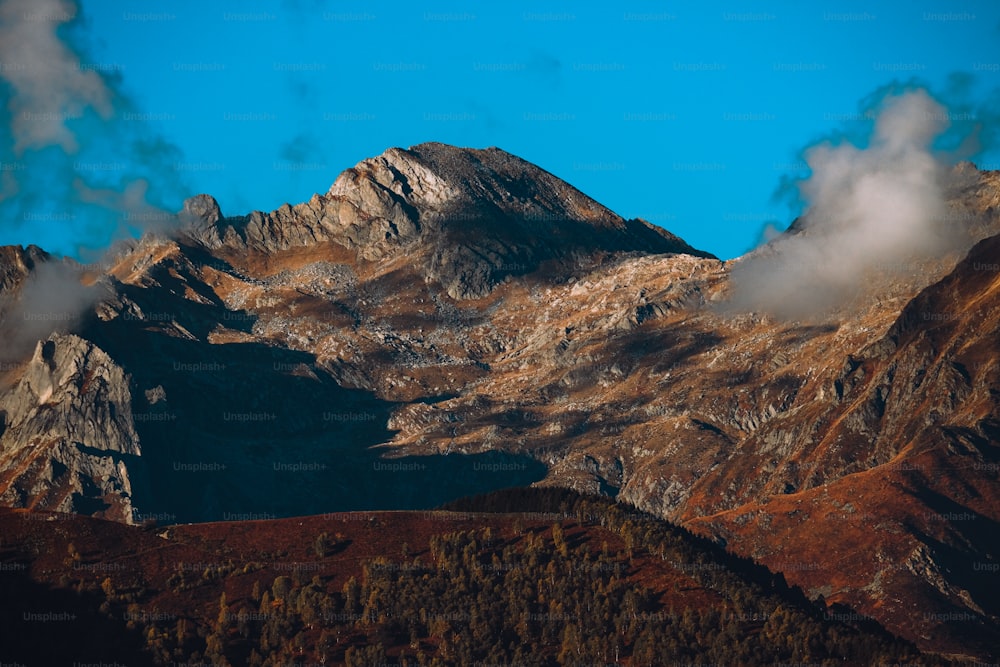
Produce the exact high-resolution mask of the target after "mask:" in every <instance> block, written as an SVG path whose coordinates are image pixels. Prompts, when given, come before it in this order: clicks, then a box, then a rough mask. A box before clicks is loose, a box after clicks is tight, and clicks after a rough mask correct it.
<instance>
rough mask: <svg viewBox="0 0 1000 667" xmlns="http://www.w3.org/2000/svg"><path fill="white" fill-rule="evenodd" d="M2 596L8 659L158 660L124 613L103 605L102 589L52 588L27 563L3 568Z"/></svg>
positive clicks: (2, 658) (2, 657)
mask: <svg viewBox="0 0 1000 667" xmlns="http://www.w3.org/2000/svg"><path fill="white" fill-rule="evenodd" d="M5 565H7V566H10V565H11V564H10V563H5ZM0 600H3V603H2V604H0V628H3V639H2V640H0V662H3V664H19V665H86V664H102V665H104V664H106V665H113V664H119V665H137V666H145V665H149V666H152V665H153V664H154V663H153V660H152V658H151V657H150V656H149V654H147V653H145V652H144V651H143V649H142V647H143V646H144V642H143V638H142V637H141V636H140V635H139V633H138V632H137V631H133V630H129V629H128V628H127V627H126V624H125V621H124V619H123V618H122V615H121V614H120V613H119V614H118V615H117V616H113V615H108V614H104V613H102V612H100V611H99V610H98V607H99V606H100V604H101V602H102V601H103V600H104V597H103V596H102V595H100V594H99V593H98V594H95V593H76V592H75V591H71V590H68V589H62V588H50V587H49V586H46V585H43V584H40V583H38V582H36V581H33V580H32V579H31V578H30V576H29V575H28V573H27V570H26V569H21V570H17V571H5V572H3V573H0Z"/></svg>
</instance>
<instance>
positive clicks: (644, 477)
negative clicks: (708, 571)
mask: <svg viewBox="0 0 1000 667" xmlns="http://www.w3.org/2000/svg"><path fill="white" fill-rule="evenodd" d="M967 175H968V174H967ZM960 183H961V185H960V186H956V189H955V190H953V192H952V193H951V197H952V200H951V204H950V206H951V211H952V212H953V214H954V218H955V220H957V221H958V223H957V224H960V225H961V228H960V229H959V230H957V231H958V232H959V233H961V234H965V235H966V236H967V237H968V238H969V244H968V245H969V246H970V247H972V245H973V243H974V242H976V241H982V243H980V244H979V245H976V246H975V248H974V249H973V250H972V251H971V252H970V253H969V254H968V256H964V255H962V254H954V255H949V256H946V257H941V258H936V259H935V260H934V261H931V262H928V263H926V264H925V265H923V266H922V267H921V271H920V272H919V273H914V274H909V275H900V274H888V273H879V272H878V270H875V271H873V273H872V275H870V276H868V277H867V278H868V280H867V283H868V284H869V285H871V286H873V289H871V290H870V291H869V292H867V293H866V294H863V295H861V296H859V298H858V299H857V300H856V301H855V302H854V303H852V304H849V305H846V306H844V307H843V308H842V309H841V310H840V311H838V312H836V313H834V314H833V315H832V316H831V317H830V318H828V319H826V320H824V321H816V322H783V321H777V320H772V319H770V318H767V317H765V316H761V315H759V314H755V313H746V314H740V315H733V314H730V313H727V312H726V310H725V309H723V308H720V307H718V304H720V303H722V302H723V301H724V300H725V298H726V295H727V293H728V291H729V289H730V288H731V284H730V270H731V267H732V264H733V263H731V262H720V261H718V260H717V259H715V258H712V257H710V256H706V254H705V253H698V252H696V251H693V250H691V249H690V248H689V247H688V246H687V245H686V244H684V243H683V242H682V241H680V240H679V239H676V237H674V236H672V235H670V234H669V233H667V232H664V231H663V230H659V229H657V228H654V227H651V226H649V225H646V224H645V223H642V222H641V221H626V220H624V219H622V218H620V217H618V216H616V215H615V214H613V213H612V212H610V211H608V210H607V209H605V208H604V207H602V206H600V205H599V204H597V203H596V202H593V201H592V200H590V199H588V198H586V197H585V196H583V195H582V194H580V193H579V192H578V191H576V190H575V189H573V188H572V187H571V186H569V185H567V184H565V183H563V182H561V181H559V180H558V179H556V178H555V177H554V176H552V175H551V174H548V173H547V172H544V171H543V170H541V169H539V168H537V167H534V166H532V165H529V164H528V163H526V162H524V161H522V160H520V159H518V158H515V157H513V156H510V155H509V154H507V153H504V152H503V151H499V150H497V149H487V150H483V151H475V150H469V149H458V148H453V147H448V146H444V145H440V144H423V145H421V146H417V147H414V148H411V149H409V150H406V151H404V150H401V149H390V150H389V151H387V152H386V153H385V154H383V155H382V156H379V157H377V158H373V159H370V160H365V161H362V162H361V163H359V164H358V165H357V166H356V167H354V168H353V169H349V170H347V171H346V172H344V173H343V174H342V175H341V176H340V177H339V178H338V179H337V181H336V182H335V183H334V185H333V187H332V188H331V189H330V190H329V192H328V193H326V194H324V195H316V196H315V197H313V199H312V200H310V202H307V203H305V204H301V205H298V206H294V207H291V206H286V207H282V208H281V209H279V210H277V211H275V212H273V213H259V212H258V213H253V214H251V215H249V216H246V217H243V218H226V217H223V216H222V214H221V212H220V211H219V210H218V206H217V204H216V203H215V202H214V200H212V199H211V198H210V197H207V196H200V197H196V198H194V199H192V200H189V201H188V203H187V204H186V206H185V212H184V214H183V216H184V218H185V228H184V231H183V232H182V233H180V234H178V236H177V238H176V239H175V240H165V239H159V238H153V237H149V238H145V239H143V240H142V241H141V242H138V243H136V244H134V246H133V247H131V248H128V249H126V250H124V251H122V252H120V253H119V254H118V255H117V256H116V257H115V259H114V260H113V261H111V262H109V263H108V265H107V266H105V267H101V268H100V270H99V271H98V270H97V269H95V272H99V273H101V276H100V278H99V279H98V284H99V285H101V286H103V287H104V288H105V289H106V290H107V295H106V296H103V297H102V298H101V299H100V300H99V302H98V303H97V305H96V306H95V307H94V308H92V309H91V311H89V314H88V315H87V316H86V317H85V318H84V319H83V320H82V322H81V325H80V326H79V327H77V329H76V334H77V335H78V336H79V340H81V341H86V344H88V345H93V346H96V347H95V349H99V350H102V351H103V352H104V353H105V354H106V355H107V357H108V359H109V360H111V361H112V362H113V364H114V365H115V366H116V367H117V368H119V369H120V371H121V378H123V379H121V380H120V381H116V382H120V383H122V384H123V385H124V386H123V388H122V389H121V390H120V391H119V393H120V395H121V396H122V397H125V396H127V397H128V398H129V401H130V403H129V404H130V405H131V407H130V408H128V409H130V410H131V412H132V422H133V425H134V429H135V433H136V435H137V437H138V445H137V446H139V445H141V447H140V448H139V450H138V451H141V455H139V456H134V457H133V458H129V459H125V458H122V457H117V458H118V460H120V461H122V462H123V463H124V465H125V472H126V473H127V474H128V480H129V488H130V489H131V491H130V492H129V491H128V489H126V486H125V483H124V478H121V475H119V477H118V478H116V479H120V482H116V483H117V484H118V487H120V488H121V490H123V491H124V493H123V492H122V491H119V492H117V493H118V497H119V498H127V500H128V503H129V504H130V506H131V507H132V509H133V510H134V512H135V518H142V517H144V516H158V517H163V518H166V519H167V520H170V521H188V520H211V519H220V518H241V517H247V516H289V515H295V514H303V513H317V512H323V511H330V510H334V509H340V510H342V509H374V508H381V509H389V508H419V507H429V506H431V505H433V504H437V503H439V502H444V501H446V500H448V499H449V498H455V497H458V496H461V495H467V494H469V493H475V492H480V491H485V490H489V489H495V488H500V487H504V486H512V485H522V484H529V483H537V484H541V485H553V486H568V487H572V488H574V489H577V490H581V491H586V492H591V493H604V494H607V495H610V496H614V497H617V498H620V499H622V500H626V501H628V502H631V503H633V504H635V505H636V506H638V507H641V508H643V509H644V510H647V511H650V512H652V513H654V514H657V515H659V516H664V517H668V518H671V519H673V520H675V521H679V522H683V523H685V524H686V525H688V526H690V527H692V528H693V529H695V530H698V531H700V532H703V533H704V534H706V535H710V536H712V537H713V538H714V539H718V540H720V541H725V542H726V543H727V544H728V545H729V547H730V548H732V549H734V550H736V551H737V552H739V553H742V554H746V555H753V556H755V557H757V558H759V559H761V560H762V561H764V562H765V563H767V564H769V565H771V566H772V568H773V569H775V570H779V571H784V572H785V574H786V576H787V578H788V580H789V581H790V582H792V583H798V584H801V585H802V586H803V588H804V589H805V590H807V591H809V592H811V593H812V594H813V595H814V596H819V595H823V596H824V597H825V598H827V599H830V600H834V601H842V602H847V603H849V604H850V605H851V606H853V607H856V608H858V609H863V610H865V613H870V614H872V615H873V616H875V617H876V618H878V619H879V620H881V621H883V622H884V623H886V625H887V627H889V628H890V629H891V630H893V631H894V632H899V633H900V634H902V635H903V636H905V637H907V638H909V639H912V640H914V641H917V642H918V643H919V644H920V645H921V647H923V648H931V649H933V650H940V651H946V652H951V653H956V654H958V653H961V652H962V651H966V650H967V651H969V652H970V653H971V654H974V655H979V656H985V655H988V654H989V650H990V649H989V642H990V641H992V639H991V638H992V637H993V636H994V635H993V634H991V633H995V632H996V628H997V627H1000V624H998V621H997V610H996V609H995V608H994V607H993V606H992V604H991V603H990V596H989V594H988V591H990V590H992V589H991V588H989V586H990V585H991V584H989V583H988V582H985V583H984V580H985V578H986V576H987V574H989V573H990V571H989V570H988V568H987V569H978V570H977V569H976V568H977V567H978V566H977V564H979V563H988V561H989V560H990V559H989V555H990V554H991V553H995V549H994V545H993V543H992V542H991V539H992V538H990V537H989V535H990V532H989V530H984V529H981V528H980V526H985V527H990V526H992V523H991V522H995V521H997V520H1000V505H998V498H997V497H996V493H995V491H994V489H995V488H996V481H997V480H996V478H997V474H996V473H997V468H996V465H995V461H996V458H995V453H994V452H995V447H996V444H997V437H998V434H997V429H996V415H997V414H998V411H997V405H996V398H997V395H998V393H1000V386H998V378H997V376H996V370H995V369H996V367H997V364H996V358H997V352H998V350H997V347H996V340H997V338H996V333H997V332H996V331H995V326H996V324H995V323H996V321H997V319H996V316H995V309H996V304H995V303H994V302H995V300H996V290H995V286H996V284H997V283H996V276H997V274H998V272H997V269H995V268H993V267H996V266H997V261H998V260H997V259H996V258H997V256H998V248H997V244H998V241H997V237H996V236H995V235H996V234H998V233H1000V220H998V215H997V210H998V207H997V204H998V201H1000V175H998V174H997V173H996V172H982V173H979V172H976V173H975V174H971V175H969V178H965V179H963V180H961V181H960ZM10 252H13V251H8V253H10ZM14 255H17V253H16V252H14ZM18 256H19V255H18ZM984 267H985V268H984ZM12 271H13V273H12V275H21V273H18V271H20V269H12ZM22 273H23V272H22ZM53 341H55V344H56V345H57V346H59V342H58V341H59V339H58V338H53ZM95 358H96V357H95ZM29 363H30V362H29V360H28V359H25V360H23V361H22V362H21V364H20V365H18V366H17V367H16V369H15V371H14V375H15V376H16V377H15V380H16V379H17V378H18V377H21V376H20V375H19V373H21V372H22V369H23V368H27V366H28V365H29ZM116 377H118V376H116ZM21 382H22V384H20V385H15V386H14V388H13V389H11V390H8V391H7V393H5V394H4V397H3V398H2V399H0V400H3V401H5V402H7V403H11V402H13V403H11V404H15V403H16V404H18V405H22V406H28V405H29V404H30V402H29V401H25V400H22V399H15V398H14V397H16V396H22V397H23V396H28V395H29V393H28V387H29V385H30V382H29V383H25V381H24V380H23V379H22V380H21ZM126 392H127V393H126ZM80 396H91V394H87V393H86V392H82V393H81V392H77V393H75V394H73V393H67V394H66V397H65V401H69V402H70V403H72V401H76V400H79V397H80ZM94 396H95V399H90V398H87V400H96V396H97V395H96V394H95V395H94ZM62 400H64V399H62V398H60V401H62ZM5 404H6V403H5ZM122 405H124V403H122ZM26 409H27V408H24V409H23V410H22V411H21V412H18V414H22V413H24V414H27V412H24V410H26ZM12 414H13V412H12ZM19 419H21V422H19V423H22V422H23V423H25V424H35V423H36V422H35V421H31V420H28V421H25V419H26V418H24V417H19ZM5 423H10V420H7V422H5ZM45 428H46V429H49V431H51V430H52V429H53V428H56V427H54V426H46V427H45ZM59 428H62V427H59ZM32 429H34V430H31V432H29V431H28V430H25V429H24V428H22V429H20V430H17V431H12V430H10V429H7V431H6V432H4V433H3V434H2V435H0V445H2V447H3V454H2V456H3V457H4V458H3V460H4V461H15V460H16V461H24V460H26V459H24V458H23V457H25V456H26V454H25V453H24V452H26V451H35V450H30V449H29V445H30V443H32V442H37V441H39V439H40V438H43V437H49V436H50V435H51V434H50V433H49V432H48V431H45V429H42V428H41V427H38V428H35V427H32ZM56 430H58V429H56ZM58 437H59V438H63V439H69V441H72V437H71V436H70V434H69V430H68V427H67V428H63V430H62V431H60V432H59V433H58ZM84 444H86V443H84ZM87 447H88V448H85V449H83V450H80V449H79V448H78V449H77V451H80V452H82V455H85V456H89V457H95V458H97V459H101V460H105V459H106V460H109V461H110V460H114V458H113V457H108V456H106V455H104V454H102V453H100V452H101V451H102V450H100V449H99V448H96V447H94V446H93V445H88V446H87ZM123 451H124V450H123ZM116 456H117V455H116ZM130 456H132V455H131V454H130ZM19 457H20V458H19ZM49 458H52V457H49ZM41 460H44V459H40V461H41ZM38 465H39V466H41V468H40V469H44V463H39V464H38ZM83 465H84V464H83V463H82V462H80V463H79V464H78V465H77V468H79V469H80V470H82V469H83ZM87 465H91V464H90V463H88V464H87ZM324 466H325V467H324ZM6 470H7V472H5V473H4V475H6V476H5V477H2V478H0V479H3V480H6V481H5V482H4V484H5V485H6V486H5V487H3V488H4V490H5V491H6V492H7V493H8V494H9V495H8V498H9V499H8V500H7V502H9V503H10V504H14V505H25V504H28V502H29V500H28V495H25V494H24V493H22V495H17V491H16V489H17V488H28V487H27V486H25V484H27V482H24V483H22V486H21V487H17V486H16V484H14V483H13V482H12V481H11V480H13V479H14V478H18V479H24V480H28V479H29V478H28V477H25V476H24V475H23V474H20V473H17V472H16V471H17V470H18V468H17V466H14V465H13V464H10V465H9V466H8V467H7V468H6ZM94 474H97V473H96V472H94ZM108 474H110V472H109V473H108ZM19 475H20V476H19ZM86 475H91V472H87V473H86ZM86 475H85V476H86ZM104 475H105V473H104V472H101V473H100V474H97V479H98V480H102V479H103V476H104ZM31 479H34V478H31ZM108 479H109V480H110V479H111V477H109V478H108ZM102 484H104V481H101V483H96V482H95V487H96V488H97V489H98V490H99V491H100V493H98V492H96V491H93V490H91V492H90V495H89V496H87V495H86V494H84V495H81V496H80V501H84V500H87V499H98V498H100V499H104V498H105V496H107V493H108V489H112V488H117V487H115V484H112V483H109V484H110V485H109V486H107V485H106V486H107V488H105V486H102ZM38 488H40V487H38ZM11 489H14V490H13V491H12V490H11ZM29 495H30V494H29ZM66 497H72V496H66ZM47 502H48V501H47ZM102 502H105V503H106V502H107V500H102ZM351 503H354V504H351ZM53 506H54V505H53ZM122 506H123V507H124V505H122ZM72 508H73V509H75V510H77V511H82V510H86V511H87V513H90V512H91V511H93V508H91V507H90V506H88V505H86V504H85V503H83V502H81V503H77V501H76V500H74V501H73V503H72ZM967 513H970V514H971V515H974V516H976V517H977V518H976V519H975V520H972V521H970V520H968V519H966V518H963V517H966V516H968V515H967ZM113 516H119V515H113ZM963 522H964V523H963ZM976 522H978V523H976ZM782 531H784V532H782ZM775 534H782V535H786V537H785V538H783V539H775V538H774V535H775ZM844 541H849V542H851V543H861V542H863V543H864V544H865V545H866V548H865V549H864V550H861V551H859V550H857V549H855V550H854V553H853V555H851V556H850V558H849V559H847V556H845V555H844V553H842V552H841V551H839V548H838V547H837V546H836V545H839V544H840V543H842V542H844ZM845 559H847V560H845ZM845 563H849V564H850V569H849V573H850V575H849V576H846V577H845V576H844V575H843V569H842V568H843V567H844V564H845ZM887 563H889V564H891V563H896V564H897V565H899V564H902V565H900V566H898V567H893V568H890V567H889V566H888V565H887ZM978 590H985V591H987V594H986V596H985V597H984V596H983V594H982V593H979V592H977V591H978ZM912 606H917V607H918V608H926V609H933V610H935V611H933V612H928V614H929V615H927V616H924V617H919V616H914V615H913V614H912V613H910V612H908V611H907V609H908V608H910V607H912ZM956 614H958V615H962V614H968V615H969V616H968V619H969V620H970V622H966V623H964V624H955V623H951V622H950V621H949V619H951V618H966V617H965V616H955V615H956ZM975 638H978V639H975ZM973 639H975V641H973ZM976 642H978V644H977V643H976ZM970 647H971V648H970Z"/></svg>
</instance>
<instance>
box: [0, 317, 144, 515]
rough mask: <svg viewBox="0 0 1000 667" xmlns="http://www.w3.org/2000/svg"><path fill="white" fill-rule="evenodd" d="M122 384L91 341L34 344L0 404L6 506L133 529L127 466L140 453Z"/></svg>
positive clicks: (111, 364) (113, 366)
mask: <svg viewBox="0 0 1000 667" xmlns="http://www.w3.org/2000/svg"><path fill="white" fill-rule="evenodd" d="M128 385H129V382H128V378H127V377H126V376H125V374H124V373H123V372H122V370H121V368H120V367H118V366H117V365H116V364H115V363H114V361H112V360H111V358H110V357H109V356H108V355H107V354H106V353H105V352H104V351H103V350H101V349H99V348H97V347H96V346H94V345H93V344H92V343H90V342H89V341H86V340H84V339H82V338H79V337H77V336H73V335H66V336H63V335H56V336H53V337H51V338H50V339H49V340H46V341H44V342H42V341H39V343H38V346H37V347H36V348H35V352H34V355H33V356H32V358H31V360H30V361H29V362H28V363H27V365H26V366H25V368H24V370H23V373H22V375H21V378H20V381H19V382H18V383H17V384H16V385H15V386H14V388H13V389H12V390H11V391H9V392H8V393H6V394H5V395H4V396H3V397H2V398H0V414H2V415H3V428H2V432H0V470H2V471H3V472H2V473H0V479H2V482H0V485H2V488H3V489H4V491H3V496H2V498H3V500H4V502H5V504H9V505H14V506H29V507H34V508H39V509H48V510H55V511H62V512H81V513H84V514H91V513H95V512H96V513H101V514H103V515H104V516H108V517H110V518H116V519H118V520H122V521H131V519H132V511H131V500H130V497H131V493H132V491H131V482H130V480H129V472H128V469H127V466H126V463H127V462H128V461H129V460H134V458H135V457H138V456H139V455H140V453H141V451H140V447H139V438H138V436H137V435H136V432H135V427H134V425H133V422H132V407H131V396H130V393H129V386H128Z"/></svg>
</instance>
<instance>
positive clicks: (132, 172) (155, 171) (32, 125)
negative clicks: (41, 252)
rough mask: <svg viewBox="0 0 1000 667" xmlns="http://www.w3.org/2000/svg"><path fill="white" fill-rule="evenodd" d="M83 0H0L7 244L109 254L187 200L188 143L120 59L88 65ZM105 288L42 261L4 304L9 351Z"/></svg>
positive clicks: (63, 327) (0, 202)
mask: <svg viewBox="0 0 1000 667" xmlns="http://www.w3.org/2000/svg"><path fill="white" fill-rule="evenodd" d="M85 27H86V22H85V21H83V20H82V19H81V17H80V16H79V6H78V4H77V3H76V2H74V1H72V0H0V64H2V67H0V95H2V98H3V101H4V105H3V106H4V112H3V116H2V117H0V121H2V122H0V162H2V163H3V167H4V168H3V169H2V171H0V243H9V242H11V240H13V239H18V240H20V239H23V238H28V239H30V242H32V243H35V244H37V245H39V246H42V247H43V248H44V249H45V250H46V251H49V252H51V253H55V254H58V255H66V256H70V257H74V258H77V259H81V260H84V261H100V260H101V259H102V258H103V257H104V255H105V254H106V253H107V251H108V249H109V248H111V247H113V244H115V242H117V241H121V240H127V239H131V238H135V237H138V236H139V235H141V234H143V233H147V232H154V233H160V234H170V233H171V232H172V231H173V230H174V229H176V226H177V216H176V215H175V214H174V213H172V212H171V211H177V210H179V208H180V203H181V201H182V200H183V198H184V196H186V188H185V187H184V184H183V183H182V182H181V181H180V179H179V178H178V174H177V170H176V168H175V167H174V165H175V164H176V163H177V162H178V161H180V158H181V154H180V151H179V150H178V149H177V148H176V147H175V146H174V145H173V144H171V143H170V142H169V141H167V140H166V139H164V138H163V137H162V136H161V135H160V134H159V133H158V132H157V131H156V130H155V128H154V127H153V126H152V125H151V124H150V123H148V122H144V121H143V120H142V119H143V118H144V116H145V115H144V114H142V113H138V111H137V109H136V106H135V105H134V103H133V102H132V101H131V99H130V98H129V96H128V94H127V93H126V91H125V90H124V88H123V80H122V76H121V68H120V66H115V65H114V64H113V63H100V62H88V61H87V55H88V54H87V53H86V52H85V49H83V48H82V47H81V46H80V44H81V43H82V42H83V41H84V40H85V38H86V34H85V33H84V32H83V31H84V28H85ZM102 293H103V290H102V289H100V288H99V287H98V288H93V287H85V286H84V285H83V284H82V283H81V275H80V266H79V265H78V264H76V263H75V262H73V261H70V260H60V259H58V258H56V257H53V258H52V259H51V260H50V261H48V262H39V263H38V264H37V265H36V266H35V269H34V270H33V272H32V274H31V275H30V276H29V277H28V278H27V280H26V282H25V284H24V285H22V286H21V288H20V290H19V294H8V295H5V298H4V299H3V302H2V303H0V319H2V320H3V323H4V325H5V326H4V331H5V333H4V340H3V348H4V349H3V351H2V352H0V355H2V356H3V357H4V358H6V359H16V358H23V357H24V356H26V355H27V354H30V352H31V350H32V349H33V348H34V345H35V342H36V341H37V340H39V339H44V338H46V337H48V336H49V335H50V334H52V333H53V332H55V331H68V330H72V329H73V328H74V327H75V326H76V325H77V324H78V323H79V321H80V318H81V316H82V314H83V313H84V312H85V311H86V310H87V309H89V308H91V307H93V305H94V303H95V301H96V300H97V299H99V298H100V296H101V294H102Z"/></svg>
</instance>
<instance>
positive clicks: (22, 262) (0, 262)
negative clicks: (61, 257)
mask: <svg viewBox="0 0 1000 667" xmlns="http://www.w3.org/2000/svg"><path fill="white" fill-rule="evenodd" d="M48 258H49V255H48V253H46V252H45V251H44V250H42V249H41V248H39V247H38V246H34V245H29V246H28V247H27V248H22V247H20V246H0V298H2V297H3V296H5V295H8V294H10V293H11V292H13V291H14V290H16V289H17V287H19V286H20V285H21V283H22V282H23V281H24V279H25V278H27V277H28V275H29V274H30V273H31V270H32V269H34V268H35V265H36V264H37V263H38V262H43V261H46V260H47V259H48Z"/></svg>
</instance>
